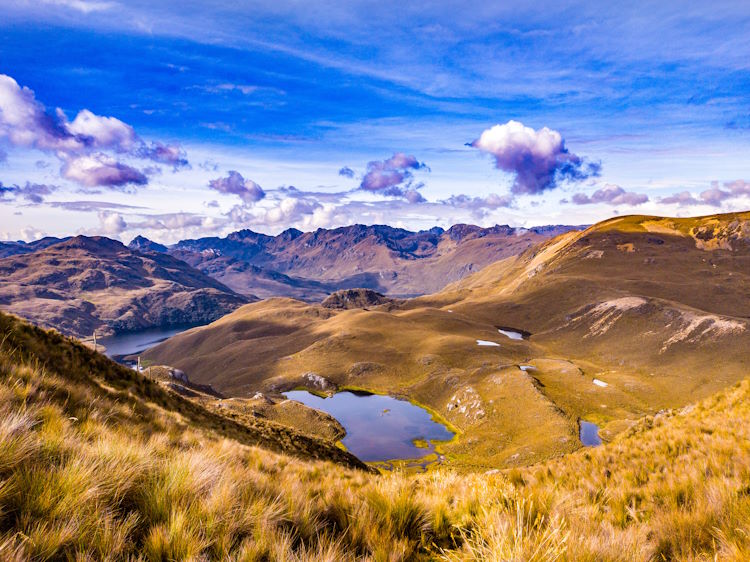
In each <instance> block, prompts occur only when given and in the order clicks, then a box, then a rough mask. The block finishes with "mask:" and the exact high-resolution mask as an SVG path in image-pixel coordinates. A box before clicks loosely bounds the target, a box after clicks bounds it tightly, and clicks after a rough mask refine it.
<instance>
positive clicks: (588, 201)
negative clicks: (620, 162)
mask: <svg viewBox="0 0 750 562" xmlns="http://www.w3.org/2000/svg"><path fill="white" fill-rule="evenodd" d="M647 201H648V195H646V194H645V193H635V192H633V191H625V190H624V189H623V188H622V187H620V186H619V185H613V184H607V185H605V186H604V187H602V188H601V189H597V190H596V191H594V193H592V194H591V195H590V196H589V195H586V194H585V193H576V194H575V195H573V197H572V202H573V203H574V204H576V205H592V204H595V203H606V204H607V205H633V206H635V205H642V204H643V203H646V202H647Z"/></svg>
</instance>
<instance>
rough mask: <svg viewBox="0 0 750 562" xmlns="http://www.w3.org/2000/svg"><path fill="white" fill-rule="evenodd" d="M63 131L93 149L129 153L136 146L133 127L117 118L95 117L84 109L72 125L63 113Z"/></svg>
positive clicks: (61, 116) (61, 117) (60, 115)
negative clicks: (112, 149) (111, 149)
mask: <svg viewBox="0 0 750 562" xmlns="http://www.w3.org/2000/svg"><path fill="white" fill-rule="evenodd" d="M59 117H60V122H61V125H62V127H61V130H62V131H64V132H67V133H68V134H70V135H72V136H73V137H75V138H77V139H79V140H80V141H81V142H82V143H84V144H86V145H87V146H90V147H93V148H98V149H101V148H114V149H116V150H118V151H122V152H127V151H129V150H132V149H133V147H134V146H135V144H136V138H137V137H136V135H135V131H134V130H133V127H131V126H130V125H128V124H127V123H123V122H122V121H120V120H119V119H117V118H116V117H102V116H101V115H95V114H94V113H92V112H91V111H89V110H88V109H82V110H81V111H79V112H78V115H76V118H75V119H73V121H72V122H71V123H66V121H65V117H64V115H63V114H62V113H60V114H59Z"/></svg>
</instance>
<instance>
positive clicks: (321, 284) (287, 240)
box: [169, 225, 575, 301]
mask: <svg viewBox="0 0 750 562" xmlns="http://www.w3.org/2000/svg"><path fill="white" fill-rule="evenodd" d="M572 228H575V227H566V226H549V227H535V228H531V229H516V228H511V227H508V226H494V227H491V228H480V227H477V226H472V225H455V226H453V227H451V228H450V229H449V230H447V231H445V230H443V229H442V228H432V229H430V230H424V231H420V232H411V231H408V230H404V229H399V228H393V227H390V226H384V225H373V226H364V225H352V226H346V227H341V228H336V229H332V230H326V229H318V230H316V231H315V232H301V231H299V230H295V229H290V230H287V231H285V232H283V233H281V234H279V235H278V236H267V235H264V234H258V233H256V232H253V231H251V230H241V231H239V232H234V233H232V234H230V235H228V236H227V237H226V238H216V237H209V238H201V239H197V240H183V241H181V242H179V243H178V244H176V245H175V246H173V247H172V248H170V250H169V251H170V253H172V254H173V255H175V256H177V257H179V258H180V259H183V260H185V261H186V262H188V263H190V264H191V265H193V266H194V267H196V268H198V269H200V270H201V271H203V272H205V273H207V274H209V275H212V276H214V277H215V278H216V279H218V280H220V281H221V282H222V283H224V284H226V285H227V286H229V287H231V288H232V289H234V290H235V291H237V292H239V293H244V294H246V293H248V292H250V293H253V294H257V295H259V296H261V297H270V296H289V297H294V298H300V299H302V300H308V301H310V300H313V301H319V300H322V298H324V297H325V295H326V294H328V293H331V292H334V291H336V290H339V289H351V288H358V287H364V288H368V289H373V290H376V291H379V292H382V293H387V294H390V295H396V296H398V295H421V294H425V293H431V292H434V291H437V290H439V289H441V288H442V287H443V286H445V284H446V283H449V282H451V281H455V280H458V279H461V278H462V277H464V276H466V275H468V274H470V273H472V272H474V271H478V270H479V269H481V268H482V267H484V266H485V265H487V264H489V263H492V262H494V261H496V260H498V259H501V258H503V257H506V256H510V255H515V254H518V253H520V252H522V251H524V250H525V249H527V248H529V247H530V246H532V245H534V244H536V243H538V242H541V241H543V240H546V239H548V238H549V237H551V236H554V235H556V234H559V233H561V232H565V231H567V230H570V229H572Z"/></svg>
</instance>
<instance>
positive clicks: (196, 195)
mask: <svg viewBox="0 0 750 562" xmlns="http://www.w3.org/2000/svg"><path fill="white" fill-rule="evenodd" d="M607 4H609V3H604V2H599V1H580V2H577V1H564V0H563V1H561V0H556V1H547V0H541V1H536V2H533V3H530V2H522V1H506V2H486V3H476V4H475V5H468V4H466V3H465V2H452V1H441V2H429V3H407V2H392V1H389V0H380V1H377V2H374V1H363V0H349V1H347V2H333V1H329V0H323V1H320V0H307V1H305V2H301V1H286V0H275V1H273V2H268V1H243V0H232V1H228V0H214V1H211V2H206V1H197V0H179V1H178V0H161V1H159V2H154V1H153V0H148V1H146V0H4V1H3V2H1V3H0V239H2V240H27V241H30V240H34V239H38V238H40V237H42V236H45V235H52V236H64V235H73V234H87V235H95V234H100V235H105V236H109V237H112V238H117V239H121V240H123V241H125V242H127V241H129V240H130V239H132V238H133V237H134V236H136V235H138V234H142V235H144V236H146V237H148V238H151V239H153V240H156V241H159V242H163V243H173V242H176V241H178V240H180V239H185V238H196V237H201V236H221V235H225V234H227V233H229V232H232V231H235V230H239V229H242V228H250V229H252V230H255V231H258V232H266V233H269V234H276V233H278V232H281V231H283V230H285V229H287V228H292V227H293V228H298V229H300V230H314V229H317V228H332V227H337V226H344V225H348V224H353V223H363V224H390V225H392V226H398V227H403V228H408V229H411V230H418V229H426V228H430V227H432V226H441V227H444V228H447V227H449V226H451V225H452V224H455V223H473V224H478V225H481V226H491V225H494V224H510V225H511V226H519V227H530V226H537V225H543V224H590V223H593V222H596V221H599V220H603V219H606V218H609V217H611V216H613V215H623V214H633V213H637V214H657V215H670V216H692V215H701V214H711V213H716V212H729V211H737V210H747V209H750V71H749V70H750V34H748V33H747V30H748V29H750V4H748V3H747V2H746V1H722V0H716V1H713V2H710V3H706V2H687V1H681V2H677V1H669V0H663V1H660V2H656V1H642V0H634V1H632V2H629V3H618V4H623V5H622V6H614V7H613V6H608V5H607ZM625 4H627V5H625Z"/></svg>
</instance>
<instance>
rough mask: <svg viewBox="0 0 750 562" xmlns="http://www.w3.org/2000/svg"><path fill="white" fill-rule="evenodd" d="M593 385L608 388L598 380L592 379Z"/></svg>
mask: <svg viewBox="0 0 750 562" xmlns="http://www.w3.org/2000/svg"><path fill="white" fill-rule="evenodd" d="M594 384H595V385H596V386H601V387H602V388H607V387H608V386H609V385H608V384H607V383H606V382H604V381H600V380H599V379H594Z"/></svg>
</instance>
